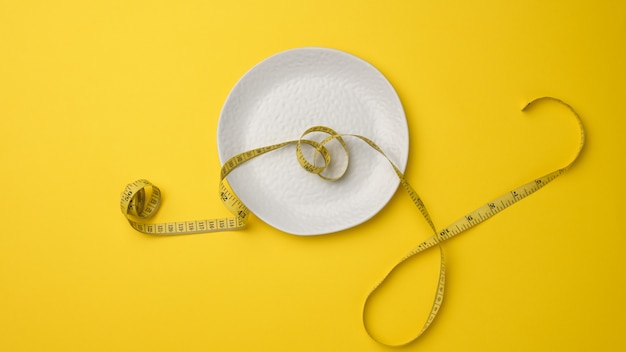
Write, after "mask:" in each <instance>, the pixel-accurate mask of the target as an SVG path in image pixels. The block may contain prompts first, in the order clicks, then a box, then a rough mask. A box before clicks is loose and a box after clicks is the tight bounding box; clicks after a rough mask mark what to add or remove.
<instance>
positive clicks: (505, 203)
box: [120, 97, 585, 346]
mask: <svg viewBox="0 0 626 352" xmlns="http://www.w3.org/2000/svg"><path fill="white" fill-rule="evenodd" d="M540 100H551V101H555V102H558V103H560V104H563V105H565V106H566V107H567V108H568V109H569V110H570V111H571V112H572V113H573V114H574V116H575V117H576V119H577V121H578V125H579V128H580V145H579V148H578V152H577V153H576V156H575V157H574V159H573V160H572V161H571V162H570V163H569V164H567V165H566V166H564V167H563V168H560V169H558V170H556V171H553V172H550V173H548V174H547V175H544V176H542V177H539V178H536V179H534V180H533V181H531V182H528V183H526V184H524V185H522V186H519V187H517V188H515V189H513V190H511V191H509V192H507V193H505V194H503V195H501V196H500V197H498V198H496V199H494V200H492V201H490V202H488V203H486V204H484V205H483V206H481V207H479V208H477V209H475V210H473V211H471V212H469V213H467V214H466V215H464V216H463V217H461V218H460V219H458V220H456V221H455V222H453V223H452V224H450V225H449V226H447V227H444V228H442V229H439V230H437V228H436V227H435V224H434V223H433V221H432V220H431V218H430V215H429V214H428V211H427V210H426V206H425V205H424V203H423V202H422V200H421V199H420V197H419V195H418V194H417V192H415V190H414V189H413V188H412V187H411V185H409V183H408V182H407V180H406V179H405V177H404V175H403V173H402V172H401V171H400V170H399V169H398V168H397V167H396V166H395V165H394V164H393V162H391V160H390V159H389V158H388V157H387V155H385V153H384V152H383V150H382V149H381V148H380V147H378V145H376V143H374V142H373V141H372V140H370V139H368V138H366V137H363V136H359V135H354V134H339V133H337V132H335V131H334V130H332V129H330V128H328V127H324V126H315V127H311V128H309V129H307V130H306V131H304V133H303V134H302V135H301V136H300V138H299V139H296V140H292V141H287V142H283V143H279V144H274V145H270V146H267V147H262V148H258V149H253V150H249V151H246V152H243V153H240V154H237V155H235V156H234V157H232V158H230V159H228V160H227V161H226V162H225V163H224V165H223V166H222V169H221V173H220V182H219V196H220V199H221V200H222V202H223V203H224V206H226V208H227V209H228V210H229V211H230V212H231V213H232V214H233V215H234V216H233V217H229V218H220V219H207V220H193V221H182V222H166V223H158V224H152V223H146V222H145V220H147V219H149V218H150V217H152V216H153V215H154V214H155V213H156V211H157V210H158V208H159V205H160V199H161V191H160V190H159V188H158V187H157V186H155V185H153V184H152V183H150V182H149V181H147V180H145V179H141V180H137V181H135V182H132V183H130V184H128V185H127V186H126V188H124V191H123V192H122V195H121V197H120V206H121V210H122V213H123V214H124V216H125V217H126V218H127V219H128V222H129V223H130V225H131V226H132V227H133V228H134V229H135V230H137V231H139V232H142V233H145V234H150V235H183V234H197V233H208V232H218V231H233V230H240V229H242V228H244V227H245V226H246V221H247V219H248V216H249V214H250V211H249V210H248V208H246V206H245V205H244V204H243V203H242V202H241V201H240V200H239V198H237V196H236V195H235V194H234V193H233V192H232V191H231V190H230V188H229V186H228V183H227V181H226V177H227V176H228V174H230V172H232V171H233V170H234V169H236V168H237V167H238V166H239V165H241V164H243V163H245V162H246V161H248V160H251V159H253V158H256V157H258V156H260V155H263V154H266V153H269V152H271V151H274V150H277V149H280V148H283V147H285V146H287V145H293V144H295V145H296V158H297V160H298V162H299V163H300V165H301V166H302V167H303V168H304V169H305V170H307V171H308V172H310V173H313V174H316V175H318V176H319V177H321V178H322V179H325V180H328V181H334V180H337V179H339V178H341V177H342V176H343V173H341V174H340V175H339V176H336V177H327V176H325V175H324V174H323V172H324V171H325V170H326V168H327V167H328V165H330V163H331V155H330V153H329V151H328V149H327V148H326V147H325V145H326V144H327V143H328V142H330V141H333V140H336V141H337V142H339V143H340V144H341V146H342V147H343V150H344V153H345V154H346V157H347V159H348V160H349V150H348V147H347V145H346V143H345V141H344V138H346V137H352V138H357V139H360V140H361V141H363V142H365V143H367V144H368V145H369V146H370V147H372V148H373V149H374V150H376V151H377V152H378V153H380V154H381V155H383V156H384V157H385V158H386V159H387V161H389V164H390V165H391V167H392V168H393V170H394V171H395V173H396V175H397V176H398V178H399V179H400V184H401V185H402V186H403V187H404V189H405V190H406V191H407V193H408V194H409V196H410V197H411V200H412V201H413V203H414V205H415V206H416V207H417V208H418V209H419V211H420V213H421V214H422V216H423V217H424V219H425V220H426V222H427V223H428V224H429V225H430V227H431V229H432V230H433V235H432V236H431V237H429V238H428V239H426V240H425V241H423V242H421V243H420V244H419V245H417V246H416V247H415V248H413V249H412V250H411V251H410V252H409V253H408V254H406V255H405V256H404V257H403V258H402V259H400V261H398V262H397V263H396V264H395V265H394V266H393V267H392V268H391V270H389V271H388V273H387V274H386V275H385V276H384V277H383V278H382V280H381V281H380V282H379V283H378V284H376V285H375V286H374V288H373V289H372V290H371V291H370V293H369V294H368V295H367V297H366V298H365V302H364V307H363V324H364V327H365V330H366V332H367V333H368V335H369V336H370V337H371V338H372V339H374V340H375V341H377V342H379V343H381V344H383V345H386V346H403V345H407V344H409V343H411V342H413V341H415V340H416V339H417V338H418V337H420V336H421V335H422V334H423V333H424V332H425V331H426V330H427V329H428V327H429V326H430V325H431V324H432V322H433V320H434V319H435V317H436V316H437V314H438V312H439V308H440V307H441V303H442V302H443V297H444V288H445V280H446V275H445V261H444V254H443V249H442V246H441V243H442V242H443V241H446V240H449V239H450V238H452V237H454V236H456V235H458V234H460V233H461V232H463V231H465V230H468V229H470V228H472V227H474V226H476V225H478V224H480V223H481V222H483V221H485V220H487V219H489V218H491V217H492V216H494V215H496V214H498V213H499V212H501V211H502V210H504V209H506V208H508V207H509V206H511V205H513V204H515V203H517V202H519V201H520V200H522V199H524V198H526V197H527V196H529V195H531V194H533V193H534V192H536V191H538V190H539V189H541V188H542V187H544V186H545V185H547V184H548V183H550V182H552V181H553V180H554V179H556V178H557V177H559V176H560V175H561V174H563V173H564V172H565V171H566V170H567V169H568V168H569V167H570V166H571V165H572V163H573V162H574V161H575V160H576V159H577V158H578V155H579V154H580V152H581V150H582V148H583V145H584V143H585V132H584V129H583V124H582V120H581V118H580V116H579V115H578V114H577V113H576V111H574V109H573V108H572V107H571V106H570V105H569V104H567V103H565V102H563V101H562V100H560V99H556V98H552V97H542V98H538V99H535V100H533V101H531V102H530V103H528V104H527V105H526V106H525V107H524V108H523V109H522V111H525V110H526V109H528V108H529V107H530V106H531V105H532V104H533V103H535V102H537V101H540ZM313 132H322V133H325V134H327V135H328V137H326V138H325V139H323V140H322V141H321V142H316V141H313V140H309V139H305V138H304V137H305V136H306V135H308V134H310V133H313ZM303 144H305V145H308V146H310V147H312V148H314V151H315V153H314V157H313V159H314V160H313V162H312V163H311V162H309V161H308V160H307V159H306V157H305V156H304V154H303V152H302V145H303ZM318 155H319V156H321V159H322V161H323V162H322V163H321V164H320V165H318V163H317V160H318V159H319V158H318ZM345 167H346V168H347V164H346V166H345ZM343 172H344V173H345V170H344V171H343ZM435 246H436V247H439V250H440V254H441V266H440V271H439V279H438V284H437V288H436V292H435V299H434V302H433V304H432V306H431V309H430V313H429V315H428V317H427V319H426V321H425V323H424V324H423V326H422V328H421V330H420V331H419V332H418V333H417V335H416V336H415V337H413V338H412V339H410V340H409V341H405V342H402V343H388V342H384V341H382V340H381V339H379V338H377V337H376V336H374V335H373V334H372V333H371V331H370V329H369V328H368V325H367V321H366V318H365V311H366V308H367V305H368V302H369V300H370V298H371V297H372V294H373V293H374V292H376V290H377V289H378V288H379V287H380V285H381V284H383V283H384V282H385V280H386V279H387V278H388V277H389V275H390V274H391V273H392V272H393V271H394V270H395V269H396V268H398V266H400V265H401V264H402V263H404V262H406V260H407V259H409V258H411V257H413V256H415V255H416V254H418V253H421V252H423V251H425V250H427V249H429V248H432V247H435Z"/></svg>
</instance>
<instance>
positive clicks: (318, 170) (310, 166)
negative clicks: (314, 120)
mask: <svg viewBox="0 0 626 352" xmlns="http://www.w3.org/2000/svg"><path fill="white" fill-rule="evenodd" d="M313 132H322V133H325V134H328V137H326V138H324V139H323V140H322V141H321V142H316V141H313V140H309V139H304V138H303V137H304V136H306V135H308V134H310V133H313ZM332 140H337V141H338V142H339V144H341V147H342V148H343V150H344V152H345V155H346V160H347V162H346V163H345V166H344V168H343V171H342V172H341V173H340V174H339V175H338V176H333V177H328V176H325V175H322V172H324V171H325V170H326V169H327V168H328V166H330V163H331V154H330V152H329V151H328V149H327V148H326V144H327V143H328V142H330V141H332ZM302 144H308V145H311V146H312V147H313V148H315V153H314V154H313V163H310V162H309V161H308V160H307V159H306V157H305V156H304V153H303V152H302ZM318 155H321V156H322V159H323V160H324V164H322V165H317V163H316V161H317V156H318ZM296 157H297V159H298V163H300V166H302V168H303V169H305V170H306V171H307V172H310V173H312V174H315V175H317V176H319V177H320V178H322V179H324V180H327V181H335V180H338V179H340V178H342V177H343V175H345V173H346V171H347V170H348V163H349V160H350V151H349V150H348V146H347V145H346V142H345V141H344V139H343V138H342V137H341V135H340V134H339V133H337V132H335V131H334V130H332V129H331V128H328V127H326V126H315V127H311V128H309V129H307V130H306V131H304V133H302V135H301V136H300V139H298V141H297V143H296Z"/></svg>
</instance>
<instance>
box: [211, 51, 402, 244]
mask: <svg viewBox="0 0 626 352" xmlns="http://www.w3.org/2000/svg"><path fill="white" fill-rule="evenodd" d="M317 125H323V126H327V127H330V128H332V129H334V130H335V131H337V132H338V133H351V134H359V135H363V136H365V137H367V138H370V139H372V140H373V141H374V142H375V143H377V144H378V145H379V146H380V147H381V148H382V149H383V150H384V151H385V153H386V154H387V155H388V156H389V157H390V159H391V160H392V161H393V162H394V163H395V164H396V166H398V168H400V170H402V171H404V168H405V166H406V161H407V157H408V144H409V137H408V128H407V123H406V117H405V115H404V111H403V109H402V105H401V103H400V99H399V98H398V95H397V94H396V92H395V91H394V89H393V87H392V86H391V84H390V83H389V82H388V81H387V79H385V77H384V76H383V75H382V74H381V73H380V72H379V71H378V70H377V69H376V68H374V67H373V66H372V65H370V64H369V63H367V62H365V61H363V60H361V59H359V58H357V57H355V56H352V55H350V54H347V53H344V52H341V51H337V50H333V49H325V48H302V49H293V50H288V51H285V52H282V53H279V54H276V55H274V56H272V57H270V58H268V59H266V60H264V61H262V62H261V63H259V64H257V65H256V66H254V67H253V68H252V69H251V70H250V71H248V72H247V73H246V74H245V75H244V76H243V77H242V78H241V79H240V80H239V82H238V83H237V84H236V85H235V87H234V88H233V89H232V91H231V92H230V94H229V96H228V98H227V99H226V102H225V104H224V107H223V108H222V112H221V115H220V119H219V123H218V128H217V143H218V153H219V157H220V160H221V163H222V164H223V163H224V162H225V161H226V160H228V158H230V157H232V156H234V155H236V154H238V153H241V152H243V151H246V150H250V149H254V148H258V147H262V146H267V145H271V144H275V143H279V142H284V141H288V140H294V139H297V138H298V137H300V135H301V134H302V132H304V131H305V130H306V129H307V128H309V127H312V126H317ZM315 137H316V136H312V139H314V138H315ZM315 139H317V140H321V138H315ZM333 143H334V142H333ZM346 143H347V145H348V147H349V149H350V165H349V168H348V171H347V173H346V175H345V176H344V177H343V178H342V179H340V180H339V181H335V182H329V181H325V180H323V179H321V178H319V177H318V176H316V175H312V174H309V173H307V172H306V171H305V170H304V169H302V168H301V167H300V164H299V163H298V161H297V159H296V153H295V145H291V146H288V147H285V148H283V149H280V150H277V151H274V152H271V153H269V154H265V155H262V156H259V157H257V158H255V159H252V160H250V161H248V162H247V163H245V164H243V165H242V166H240V167H238V168H237V169H235V170H234V171H233V172H232V173H231V174H230V175H229V176H228V178H227V180H228V183H229V184H230V186H231V187H232V189H233V191H234V192H235V194H237V196H238V197H239V198H240V199H241V201H242V202H243V203H244V204H245V205H246V206H247V207H248V208H249V209H250V210H251V211H252V212H253V213H254V214H255V215H256V216H258V217H259V218H260V219H262V220H263V221H265V222H266V223H268V224H269V225H271V226H273V227H275V228H277V229H279V230H282V231H284V232H288V233H290V234H295V235H318V234H325V233H330V232H336V231H340V230H344V229H347V228H350V227H352V226H355V225H358V224H360V223H362V222H364V221H366V220H368V219H370V218H371V217H372V216H374V215H375V214H376V213H377V212H378V211H379V210H380V209H382V208H383V207H384V206H385V204H387V202H388V201H389V199H390V198H391V197H392V196H393V194H394V192H395V191H396V189H397V187H398V184H399V180H398V178H397V176H396V175H395V173H394V172H393V169H392V168H391V166H390V165H389V163H388V162H387V161H386V160H385V159H384V158H383V157H382V156H380V155H379V154H378V153H377V152H376V151H374V150H373V149H372V148H370V147H369V146H367V145H366V144H365V143H363V142H362V141H360V140H358V139H355V138H346ZM337 145H338V144H337ZM329 146H330V144H329ZM335 147H336V146H335ZM331 151H332V152H333V153H334V152H335V151H339V154H337V155H335V153H334V154H333V157H334V158H336V159H341V158H342V154H341V153H342V152H341V148H331Z"/></svg>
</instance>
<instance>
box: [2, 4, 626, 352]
mask: <svg viewBox="0 0 626 352" xmlns="http://www.w3.org/2000/svg"><path fill="white" fill-rule="evenodd" d="M625 43H626V5H624V2H623V1H618V0H616V1H546V0H523V1H485V0H481V1H363V0H359V1H352V0H351V1H337V0H333V1H326V0H315V1H256V2H253V1H169V2H168V1H141V2H140V1H39V2H36V1H9V0H3V1H2V2H1V3H0V181H2V182H1V191H0V195H1V199H2V201H1V202H0V219H1V222H0V224H1V233H0V350H2V351H389V350H390V349H389V348H387V347H384V346H382V345H379V344H377V343H376V342H374V341H373V340H372V339H370V338H369V337H368V336H367V334H366V333H365V331H364V329H363V326H362V321H361V318H362V306H363V301H364V299H365V297H366V295H367V293H368V292H369V290H370V289H371V288H372V286H373V285H374V284H375V283H376V282H377V281H378V280H379V279H381V278H382V276H383V275H384V274H385V273H386V272H387V270H388V269H389V268H390V267H391V266H392V265H393V264H394V263H395V262H396V261H397V260H398V259H399V258H400V257H401V256H403V255H404V254H405V253H406V252H407V251H408V250H410V249H411V248H412V247H413V246H414V245H416V244H417V243H419V242H420V240H421V239H423V238H425V237H426V236H427V235H428V234H429V233H428V230H427V227H426V225H425V224H424V221H423V220H422V219H421V218H420V216H419V213H418V212H417V210H416V209H415V208H414V207H413V206H412V205H411V202H410V199H409V198H408V197H407V196H406V195H405V194H404V193H403V192H401V191H399V192H398V194H396V196H395V197H394V198H393V199H392V200H391V202H390V203H389V204H388V206H387V207H385V209H383V210H382V211H381V212H380V213H379V214H378V215H377V216H375V217H374V218H373V219H372V220H371V221H369V222H367V223H365V224H363V225H360V226H357V227H355V228H353V229H350V230H347V231H343V232H341V233H338V234H333V235H328V236H319V237H310V238H303V237H296V236H290V235H287V234H284V233H281V232H279V231H277V230H274V229H273V228H271V227H270V226H268V225H266V224H264V223H263V222H261V221H260V220H259V219H257V218H254V217H253V218H252V221H251V223H250V225H249V228H248V230H246V231H243V232H235V233H221V234H209V235H197V236H182V237H174V238H154V237H150V236H146V235H142V234H139V233H137V232H135V231H133V230H132V229H131V228H130V227H129V226H128V223H127V222H126V220H125V219H124V218H123V217H122V215H121V214H120V211H119V206H118V197H119V194H120V192H121V191H122V189H123V187H124V186H125V184H126V183H128V182H130V181H133V180H134V179H137V178H147V179H149V180H151V181H153V182H155V183H156V184H158V185H159V186H160V187H161V189H162V190H163V192H164V194H165V201H164V205H163V208H162V209H161V213H160V214H159V215H158V216H157V217H158V219H157V220H159V221H175V220H188V219H202V218H206V217H217V216H224V215H227V212H226V210H225V209H223V207H222V205H221V203H220V201H219V199H218V196H217V194H216V189H217V183H218V172H219V166H220V164H219V161H218V157H217V150H216V136H215V132H216V127H217V120H218V117H219V113H220V109H221V107H222V104H223V102H224V100H225V98H226V96H227V94H228V93H229V91H230V89H231V88H232V87H233V85H234V84H235V83H236V82H237V80H238V79H239V78H240V77H241V76H242V75H243V74H244V73H245V72H246V71H247V70H248V69H250V68H251V67H252V66H254V65H255V64H256V63H258V62H259V61H261V60H263V59H265V58H266V57H268V56H270V55H272V54H275V53H277V52H280V51H283V50H286V49H290V48H295V47H303V46H323V47H331V48H336V49H340V50H344V51H346V52H349V53H352V54H354V55H357V56H359V57H361V58H363V59H365V60H367V61H369V62H370V63H372V64H373V65H374V66H376V67H377V68H378V69H379V70H380V71H381V72H383V73H384V74H385V75H386V76H387V78H388V79H389V81H390V82H391V83H392V85H393V86H394V87H395V89H396V90H397V92H398V94H399V96H400V98H401V100H402V102H403V105H404V108H405V111H406V114H407V119H408V124H409V131H410V140H411V146H410V158H409V163H408V167H407V173H406V174H407V178H408V179H409V181H410V182H411V183H412V185H413V186H414V187H415V189H416V190H417V191H418V193H419V194H420V195H421V196H422V198H423V199H424V201H425V203H426V205H427V206H428V208H429V210H430V212H431V214H432V216H433V219H434V221H435V223H436V224H437V225H438V226H440V227H442V226H445V225H447V224H448V223H450V222H451V221H453V220H455V219H456V218H458V217H460V216H462V215H463V214H464V213H466V212H469V211H470V210H473V209H474V208H475V207H477V206H479V205H481V204H483V203H484V202H486V201H489V200H490V199H492V198H494V197H496V196H499V195H500V194H502V193H504V192H506V191H508V190H509V189H511V188H513V187H515V186H518V185H520V184H522V183H524V182H527V181H529V180H532V179H533V178H535V177H537V176H540V175H543V174H545V173H547V172H549V171H551V170H554V169H557V168H558V167H561V166H563V165H565V164H566V163H567V162H568V161H569V160H570V159H571V158H572V156H573V155H574V154H575V152H576V148H577V138H578V135H577V133H578V132H577V127H576V123H575V120H574V119H573V118H572V116H571V115H570V114H569V113H568V112H567V110H565V109H563V108H562V107H560V106H558V105H556V104H549V103H546V104H541V106H537V108H536V109H533V110H532V111H530V112H528V113H522V112H520V109H521V107H522V106H523V105H524V104H525V103H526V102H527V101H529V100H531V99H533V98H535V97H539V96H544V95H550V96H555V97H558V98H561V99H563V100H565V101H567V102H568V103H570V104H571V105H572V106H573V107H574V108H575V109H576V110H577V111H578V113H579V114H580V115H581V117H582V118H583V121H584V123H585V127H586V131H587V134H588V143H587V145H586V146H585V150H584V151H583V153H582V154H581V156H580V158H579V159H578V161H577V162H576V164H575V165H574V167H573V168H572V169H571V170H570V171H569V172H568V173H566V174H565V175H564V176H562V177H561V178H559V179H557V180H556V181H555V182H554V183H553V184H550V185H549V186H548V187H546V188H545V189H542V190H541V191H540V192H539V193H537V194H535V195H533V196H532V197H530V198H528V199H525V200H523V201H522V202H521V203H519V204H516V205H515V206H513V207H512V208H510V209H508V210H506V211H505V212H503V213H502V214H499V215H498V216H496V217H495V218H493V219H491V220H489V221H487V222H486V223H484V224H481V225H480V226H478V227H476V228H474V229H472V230H470V231H468V232H466V233H464V234H462V235H461V236H460V237H457V238H455V239H453V240H451V241H449V242H448V243H446V244H445V249H446V254H447V257H448V261H447V264H448V269H449V272H448V285H447V291H446V298H445V302H444V306H443V308H442V311H441V314H440V315H439V317H438V319H437V320H436V322H435V324H434V325H433V326H432V327H431V329H430V330H429V331H428V332H427V333H426V334H425V335H424V336H423V337H422V338H421V339H419V340H418V341H417V342H416V343H414V344H411V345H409V346H407V347H403V348H401V349H399V350H405V351H465V350H468V351H471V350H476V351H478V350H480V351H530V350H532V351H555V350H562V351H589V350H599V351H617V350H624V349H626V342H625V340H624V337H623V331H624V328H625V327H626V324H625V323H624V321H625V319H626V318H625V314H626V304H625V303H624V297H625V295H626V285H625V282H624V269H625V268H626V255H624V249H625V245H626V239H625V236H624V230H623V224H622V218H621V217H622V216H624V210H626V208H625V206H624V203H623V199H624V197H625V196H626V192H625V187H624V183H623V182H624V180H625V177H624V176H626V175H625V174H626V173H625V171H624V167H623V164H624V152H625V151H626V150H625V144H626V142H625V138H624V132H625V127H626V123H625V122H624V121H625V118H626V104H624V98H625V93H626V88H625V83H624V82H626V69H625V66H624V65H625V64H624V63H625V62H626V45H625ZM437 265H438V261H437V253H436V251H431V252H428V253H425V254H424V255H423V256H421V257H420V258H418V259H416V260H413V261H411V262H410V263H409V264H407V265H406V266H404V267H402V269H401V270H400V271H399V272H398V273H397V275H394V276H393V278H392V280H391V281H390V282H389V285H387V286H385V287H384V290H382V291H381V292H380V294H379V295H377V296H376V297H375V300H374V301H373V303H374V304H373V305H372V306H371V307H370V309H369V310H368V311H367V312H368V314H367V318H368V319H369V321H370V323H371V326H372V330H373V331H374V332H375V333H376V334H378V335H377V336H380V338H383V339H386V340H389V341H390V342H394V341H401V340H403V339H406V338H409V337H410V336H411V335H412V334H414V333H416V332H417V330H418V329H419V327H420V326H421V324H422V321H423V319H425V314H426V312H427V310H428V308H429V306H430V303H431V300H432V292H433V289H434V285H435V281H436V279H435V278H436V275H437Z"/></svg>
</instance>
